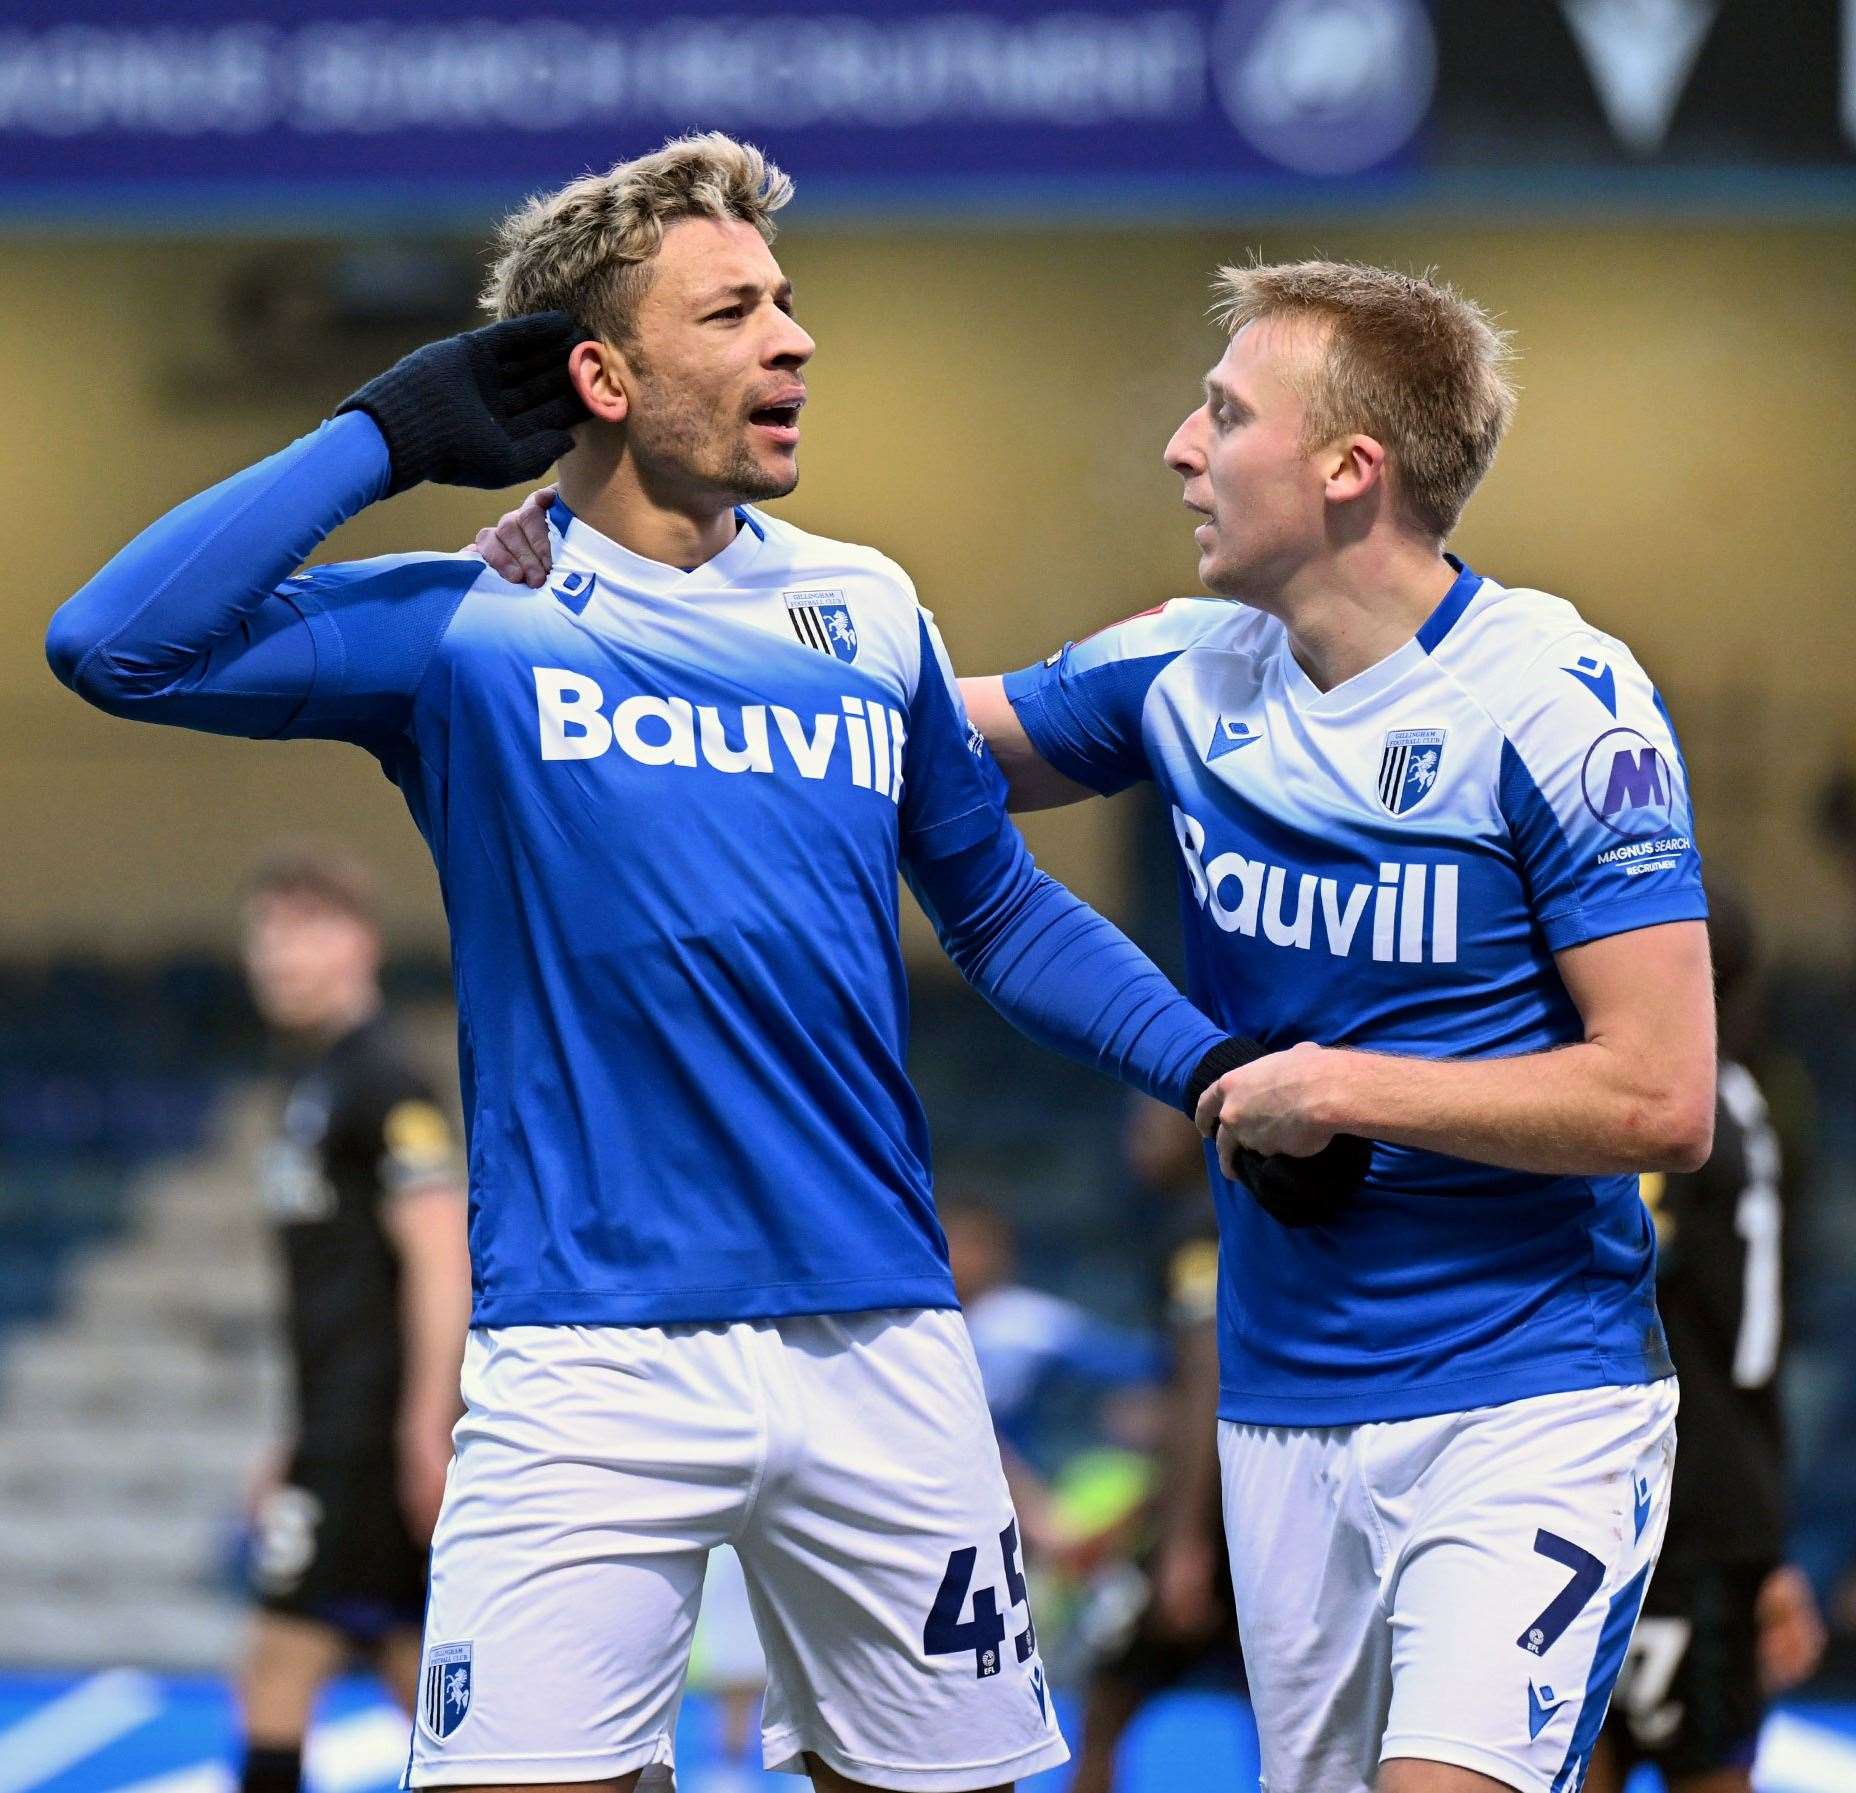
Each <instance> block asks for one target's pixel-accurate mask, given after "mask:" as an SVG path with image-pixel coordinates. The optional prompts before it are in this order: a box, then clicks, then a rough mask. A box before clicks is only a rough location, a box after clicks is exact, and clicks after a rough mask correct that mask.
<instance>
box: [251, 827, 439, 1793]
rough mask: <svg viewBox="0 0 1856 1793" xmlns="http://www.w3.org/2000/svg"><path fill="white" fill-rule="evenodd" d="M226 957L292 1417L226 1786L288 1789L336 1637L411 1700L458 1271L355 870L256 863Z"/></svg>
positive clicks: (260, 1528) (259, 1562) (305, 858)
mask: <svg viewBox="0 0 1856 1793" xmlns="http://www.w3.org/2000/svg"><path fill="white" fill-rule="evenodd" d="M244 956H245V969H246V974H247V976H248V978H249V980H250V983H251V989H252V994H253V996H254V998H255V999H256V1002H257V1006H258V1008H259V1010H260V1012H261V1013H262V1015H263V1017H264V1019H265V1021H266V1022H267V1023H268V1024H269V1026H270V1027H271V1028H272V1029H273V1030H274V1032H275V1033H276V1035H277V1037H278V1040H279V1043H280V1046H281V1048H282V1050H283V1052H284V1054H285V1055H286V1056H287V1057H288V1058H289V1059H290V1060H291V1061H292V1063H291V1069H290V1074H289V1076H288V1077H287V1079H286V1080H285V1086H284V1088H283V1090H282V1091H281V1096H282V1099H281V1101H280V1104H279V1109H278V1123H277V1131H276V1133H275V1136H274V1138H273V1139H272V1141H271V1144H270V1146H269V1148H268V1150H267V1152H266V1154H265V1158H264V1163H263V1170H262V1195H263V1200H264V1205H265V1209H266V1211H267V1214H268V1216H269V1218H270V1220H271V1222H272V1224H273V1227H274V1229H275V1233H276V1239H277V1246H278V1254H279V1258H280V1260H281V1264H282V1269H283V1281H284V1298H285V1299H284V1309H285V1316H286V1336H287V1342H288V1346H289V1356H290V1364H291V1369H292V1372H293V1382H294V1393H295V1433H294V1436H293V1437H292V1439H291V1440H290V1442H289V1444H288V1446H287V1447H286V1449H285V1450H284V1451H283V1452H282V1453H281V1463H280V1466H279V1470H278V1473H277V1475H276V1478H275V1482H274V1484H273V1485H272V1486H270V1487H268V1488H267V1489H265V1490H264V1491H263V1492H262V1493H261V1495H260V1498H259V1500H258V1502H257V1510H256V1514H255V1542H254V1546H253V1552H252V1568H253V1581H254V1583H255V1587H256V1591H257V1594H258V1597H259V1603H260V1609H259V1612H258V1615H257V1618H256V1622H255V1624H254V1625H253V1628H252V1634H251V1642H250V1645H249V1648H248V1650H247V1654H246V1658H245V1661H244V1664H243V1666H242V1668H241V1671H240V1675H239V1692H240V1701H241V1705H242V1707H243V1711H244V1721H245V1737H246V1747H245V1759H244V1764H243V1768H242V1781H241V1786H242V1793H300V1789H301V1786H302V1774H303V1739H304V1734H305V1731H306V1728H307V1726H308V1722H309V1716H310V1710H311V1707H312V1705H313V1703H314V1700H315V1697H316V1694H317V1692H318V1691H319V1689H320V1688H321V1686H322V1684H323V1683H324V1682H325V1681H327V1680H328V1679H329V1678H330V1677H331V1676H332V1675H334V1674H335V1673H336V1672H337V1671H338V1670H339V1669H340V1668H342V1667H343V1665H344V1664H345V1662H346V1661H347V1659H348V1657H349V1656H350V1655H351V1654H352V1653H353V1652H355V1651H357V1650H358V1651H362V1652H365V1653H367V1654H369V1655H371V1656H372V1657H373V1658H374V1660H375V1661H376V1663H377V1665H378V1666H379V1668H380V1670H381V1672H382V1674H383V1676H384V1677H385V1679H386V1680H387V1681H388V1683H389V1685H390V1686H391V1687H392V1689H393V1692H394V1693H395V1695H396V1696H397V1697H398V1698H399V1699H400V1701H401V1702H402V1704H404V1705H405V1706H406V1708H407V1709H408V1711H411V1710H412V1707H413V1702H414V1699H415V1696H416V1692H417V1688H416V1682H417V1679H418V1672H419V1648H420V1639H419V1631H420V1621H421V1614H422V1611H423V1607H424V1600H425V1582H426V1553H427V1546H428V1544H429V1542H430V1539H431V1534H432V1525H433V1522H434V1520H435V1519H436V1518H437V1515H438V1505H439V1501H440V1498H441V1497H442V1495H443V1492H444V1484H445V1471H446V1467H447V1465H448V1464H449V1462H450V1460H451V1427H452V1425H453V1423H454V1422H455V1420H456V1418H457V1414H458V1411H459V1401H458V1366H459V1361H460V1357H461V1354H462V1350H463V1342H464V1333H465V1328H466V1326H467V1324H468V1320H469V1313H470V1267H469V1261H468V1257H467V1253H466V1246H465V1236H464V1202H463V1200H462V1194H461V1189H460V1185H459V1178H458V1170H457V1164H456V1160H455V1153H454V1148H453V1144H452V1131H451V1127H450V1124H449V1122H448V1121H447V1120H446V1118H445V1116H444V1114H443V1112H442V1110H441V1109H440V1107H439V1106H438V1103H437V1100H436V1098H435V1096H434V1094H433V1092H432V1089H431V1087H430V1086H429V1085H428V1084H427V1083H426V1081H425V1080H424V1078H423V1077H421V1076H420V1074H419V1073H418V1072H417V1071H416V1070H414V1069H413V1068H412V1065H411V1063H410V1061H409V1060H408V1058H407V1056H406V1053H405V1051H404V1049H403V1048H402V1047H401V1045H400V1043H399V1042H398V1040H397V1039H396V1037H395V1035H394V1032H393V1028H392V1025H391V1023H390V1021H389V1019H388V1016H387V1014H386V1011H385V1007H384V1004H383V1001H382V997H381V990H380V956H381V940H380V929H379V924H378V921H377V918H376V911H375V907H374V897H373V887H372V883H371V880H370V879H369V877H368V875H367V873H366V870H365V868H363V867H362V866H360V865H359V864H357V863H356V862H354V861H353V860H352V859H350V858H349V856H348V855H347V854H345V853H343V852H341V851H340V850H338V849H335V848H327V847H325V848H315V849H298V850H293V851H290V852H287V853H283V854H280V855H279V856H278V857H276V858H274V859H272V860H271V861H270V862H269V863H268V864H267V865H266V866H265V867H264V868H263V869H262V870H261V871H260V873H259V874H258V876H257V878H256V880H255V881H254V884H253V886H252V891H251V895H250V897H249V899H248V902H247V905H246V913H245V930H244Z"/></svg>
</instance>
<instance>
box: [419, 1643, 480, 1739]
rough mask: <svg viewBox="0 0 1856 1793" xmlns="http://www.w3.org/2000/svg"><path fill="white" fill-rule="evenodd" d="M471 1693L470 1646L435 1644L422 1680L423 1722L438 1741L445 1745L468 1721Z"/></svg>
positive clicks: (429, 1734) (466, 1644) (420, 1704)
mask: <svg viewBox="0 0 1856 1793" xmlns="http://www.w3.org/2000/svg"><path fill="white" fill-rule="evenodd" d="M471 1692H472V1682H471V1672H470V1645H469V1644H468V1643H463V1644H433V1645H432V1646H431V1648H430V1649H428V1650H427V1651H426V1653H425V1673H424V1674H423V1675H422V1676H420V1678H419V1722H420V1723H421V1724H422V1725H424V1726H425V1729H426V1734H427V1735H428V1736H429V1737H431V1738H432V1739H433V1740H434V1741H435V1742H438V1743H443V1742H444V1740H445V1739H446V1738H447V1737H449V1736H450V1735H451V1733H452V1732H453V1731H455V1730H456V1729H457V1728H458V1726H459V1725H461V1724H462V1723H463V1722H464V1719H465V1715H466V1714H467V1713H468V1712H469V1711H470V1700H471Z"/></svg>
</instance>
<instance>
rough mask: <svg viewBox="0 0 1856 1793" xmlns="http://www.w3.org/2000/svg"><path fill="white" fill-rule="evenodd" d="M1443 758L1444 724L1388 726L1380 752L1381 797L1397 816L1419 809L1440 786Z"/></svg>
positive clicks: (1383, 802)
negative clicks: (1439, 726) (1439, 776)
mask: <svg viewBox="0 0 1856 1793" xmlns="http://www.w3.org/2000/svg"><path fill="white" fill-rule="evenodd" d="M1443 760H1444V731H1443V730H1442V729H1441V728H1392V729H1387V730H1386V744H1385V750H1384V751H1383V752H1382V753H1381V754H1380V756H1379V801H1380V802H1381V803H1382V804H1383V805H1384V806H1385V807H1386V808H1387V809H1388V810H1390V811H1391V813H1392V814H1393V815H1395V816H1402V815H1406V814H1408V813H1409V812H1410V811H1412V810H1414V809H1416V808H1417V807H1418V805H1419V804H1420V803H1422V802H1423V801H1424V799H1425V798H1426V797H1428V796H1429V795H1430V794H1431V792H1432V791H1434V790H1435V789H1436V788H1437V774H1438V771H1439V769H1440V768H1441V767H1442V765H1443Z"/></svg>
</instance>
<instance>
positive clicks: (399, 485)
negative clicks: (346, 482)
mask: <svg viewBox="0 0 1856 1793" xmlns="http://www.w3.org/2000/svg"><path fill="white" fill-rule="evenodd" d="M586 335H587V332H586V331H584V330H582V329H580V328H579V327H578V326H576V325H575V324H574V322H573V321H572V319H570V318H569V317H568V315H567V313H566V312H564V311H538V312H535V313H533V314H532V315H530V316H528V317H519V318H509V319H508V320H506V321H505V322H503V323H500V324H489V325H486V326H485V327H484V328H483V329H481V330H467V331H465V332H464V334H463V335H462V336H447V337H446V338H445V339H444V340H443V341H442V342H428V343H427V344H426V345H425V347H424V348H422V349H414V350H413V352H412V353H411V354H410V355H407V356H406V357H404V358H403V359H402V360H399V361H396V362H395V363H394V364H393V365H392V366H391V367H390V368H388V369H387V371H386V372H385V373H384V374H380V375H378V376H377V377H376V378H374V379H372V380H369V381H368V383H367V384H366V385H365V386H363V387H362V388H361V389H360V391H359V392H353V393H350V394H349V395H348V397H347V398H345V399H343V400H342V402H341V403H340V404H339V405H337V406H336V407H335V414H336V415H337V416H338V417H339V416H340V415H341V413H342V412H344V411H365V412H366V413H367V414H368V416H369V417H371V418H373V420H374V421H375V422H376V423H377V424H379V426H380V433H381V434H382V435H383V436H385V437H386V439H387V452H388V453H389V454H390V455H391V456H392V461H393V478H392V483H391V484H390V485H389V486H388V487H387V494H386V495H387V496H388V497H389V498H391V497H392V496H393V494H394V493H396V492H403V491H405V490H406V489H407V487H408V486H416V485H418V484H419V483H420V482H421V481H422V480H428V479H429V480H435V481H436V482H437V483H438V484H439V485H442V486H485V487H488V488H490V489H491V490H495V489H497V488H498V487H501V486H513V485H519V484H527V483H529V482H531V481H533V480H537V479H539V478H540V477H541V476H542V475H543V474H544V473H546V472H547V470H548V469H549V468H550V467H552V466H553V465H554V463H555V462H556V461H558V460H559V459H560V458H561V456H562V455H564V454H565V453H566V452H567V451H568V449H570V448H571V447H572V446H573V438H572V437H571V436H570V435H569V434H568V431H569V429H570V428H571V427H572V426H573V425H574V424H576V423H582V422H584V421H585V420H586V417H587V414H588V413H587V408H586V406H585V405H583V404H582V403H581V402H580V397H579V394H578V393H576V392H575V391H574V389H573V383H572V382H571V381H570V380H569V379H568V377H567V356H568V352H569V351H570V350H571V349H572V348H573V346H574V344H575V343H577V342H582V341H584V340H585V339H586Z"/></svg>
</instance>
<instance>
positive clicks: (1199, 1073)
mask: <svg viewBox="0 0 1856 1793" xmlns="http://www.w3.org/2000/svg"><path fill="white" fill-rule="evenodd" d="M1265 1056H1267V1049H1266V1048H1265V1047H1263V1046H1260V1045H1258V1043H1257V1042H1256V1041H1255V1040H1247V1039H1245V1038H1244V1037H1243V1036H1242V1035H1240V1034H1233V1035H1231V1037H1230V1038H1229V1039H1225V1040H1221V1041H1220V1042H1219V1043H1218V1044H1217V1045H1216V1046H1214V1047H1213V1048H1212V1049H1211V1050H1210V1051H1209V1052H1208V1053H1206V1055H1205V1056H1204V1057H1203V1058H1202V1059H1200V1060H1199V1063H1198V1066H1197V1068H1196V1069H1195V1070H1194V1071H1193V1073H1192V1075H1191V1076H1190V1077H1189V1078H1188V1079H1187V1080H1186V1094H1185V1102H1184V1107H1185V1110H1186V1112H1187V1113H1188V1114H1189V1115H1192V1116H1193V1117H1194V1119H1195V1120H1196V1119H1197V1116H1198V1107H1199V1098H1200V1097H1201V1096H1203V1095H1204V1094H1205V1092H1206V1091H1207V1090H1208V1089H1209V1088H1211V1086H1212V1085H1213V1084H1214V1083H1216V1082H1217V1081H1218V1080H1219V1078H1221V1077H1223V1076H1224V1075H1225V1073H1226V1072H1228V1071H1236V1070H1240V1069H1241V1068H1242V1067H1243V1066H1245V1065H1247V1064H1250V1063H1251V1062H1252V1061H1254V1060H1256V1059H1259V1058H1263V1057H1265ZM1230 1156H1231V1157H1232V1158H1233V1159H1234V1160H1235V1170H1236V1175H1237V1179H1238V1181H1239V1182H1241V1183H1242V1184H1243V1185H1244V1187H1245V1188H1246V1189H1248V1190H1249V1191H1250V1193H1251V1195H1252V1196H1253V1197H1254V1198H1255V1200H1256V1203H1257V1205H1258V1206H1259V1207H1260V1208H1262V1209H1263V1211H1264V1212H1265V1213H1266V1214H1269V1215H1271V1216H1273V1217H1274V1218H1275V1219H1276V1220H1278V1221H1280V1222H1281V1223H1282V1224H1283V1225H1284V1226H1325V1225H1327V1224H1328V1222H1330V1221H1331V1220H1333V1219H1334V1218H1335V1216H1336V1215H1337V1214H1338V1213H1339V1212H1340V1210H1341V1208H1342V1206H1343V1205H1344V1204H1345V1202H1346V1199H1347V1197H1348V1196H1350V1195H1351V1194H1352V1193H1353V1192H1354V1190H1356V1189H1357V1188H1358V1187H1359V1186H1360V1184H1361V1182H1362V1181H1363V1179H1364V1178H1365V1176H1366V1167H1367V1162H1368V1160H1369V1159H1370V1157H1371V1156H1372V1146H1371V1145H1370V1144H1369V1143H1368V1142H1367V1141H1366V1140H1364V1139H1359V1138H1356V1137H1355V1136H1354V1135H1353V1134H1351V1133H1337V1134H1335V1135H1334V1137H1333V1138H1332V1139H1330V1140H1329V1141H1328V1143H1327V1144H1326V1145H1325V1146H1323V1147H1322V1148H1321V1150H1320V1151H1318V1152H1313V1153H1310V1154H1309V1155H1308V1156H1307V1157H1302V1158H1297V1157H1294V1156H1292V1155H1291V1154H1290V1153H1288V1152H1253V1151H1252V1150H1251V1149H1250V1148H1249V1147H1248V1146H1246V1145H1243V1144H1241V1143H1239V1142H1235V1141H1233V1142H1231V1145H1230Z"/></svg>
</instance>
